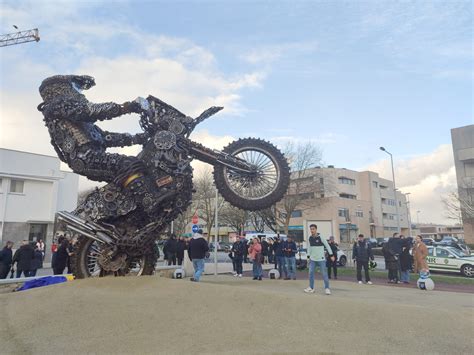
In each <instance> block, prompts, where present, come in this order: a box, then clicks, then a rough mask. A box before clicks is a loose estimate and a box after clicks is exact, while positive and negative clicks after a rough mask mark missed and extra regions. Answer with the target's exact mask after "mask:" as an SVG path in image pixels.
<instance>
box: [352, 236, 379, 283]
mask: <svg viewBox="0 0 474 355" xmlns="http://www.w3.org/2000/svg"><path fill="white" fill-rule="evenodd" d="M352 259H353V260H354V261H355V262H356V263H357V282H358V283H359V284H361V283H362V268H364V273H365V282H367V283H368V284H369V285H372V282H371V281H370V276H369V259H370V260H374V254H373V253H372V247H371V246H370V244H369V243H367V241H366V240H365V239H364V235H363V234H359V236H358V239H357V241H356V242H355V243H354V247H353V248H352Z"/></svg>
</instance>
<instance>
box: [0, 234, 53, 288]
mask: <svg viewBox="0 0 474 355" xmlns="http://www.w3.org/2000/svg"><path fill="white" fill-rule="evenodd" d="M14 245H15V244H14V243H13V242H12V241H7V242H6V244H5V246H4V248H3V249H2V251H0V279H6V278H7V277H8V274H9V273H10V277H11V278H13V277H14V276H16V277H17V278H18V277H21V276H22V275H23V276H24V277H31V276H36V273H37V271H38V269H41V268H43V260H44V243H42V240H41V241H40V240H38V242H30V241H28V240H23V241H22V242H21V246H20V247H19V248H18V249H17V250H16V252H15V254H13V246H14ZM15 266H16V275H15Z"/></svg>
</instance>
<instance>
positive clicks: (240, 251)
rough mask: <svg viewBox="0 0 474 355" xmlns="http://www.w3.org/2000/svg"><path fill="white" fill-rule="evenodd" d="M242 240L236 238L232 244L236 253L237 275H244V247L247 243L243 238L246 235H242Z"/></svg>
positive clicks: (233, 251)
mask: <svg viewBox="0 0 474 355" xmlns="http://www.w3.org/2000/svg"><path fill="white" fill-rule="evenodd" d="M239 238H240V240H239V239H238V240H236V241H235V242H234V244H232V249H231V250H232V253H233V254H234V260H233V262H234V264H235V273H236V274H235V276H237V277H242V263H243V261H244V248H245V245H244V243H243V242H242V239H245V237H243V236H240V237H239Z"/></svg>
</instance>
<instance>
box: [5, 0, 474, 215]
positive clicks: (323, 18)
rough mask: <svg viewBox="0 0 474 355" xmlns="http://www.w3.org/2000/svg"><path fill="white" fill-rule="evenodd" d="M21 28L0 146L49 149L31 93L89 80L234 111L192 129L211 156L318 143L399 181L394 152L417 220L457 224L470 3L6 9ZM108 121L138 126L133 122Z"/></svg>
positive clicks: (130, 95)
mask: <svg viewBox="0 0 474 355" xmlns="http://www.w3.org/2000/svg"><path fill="white" fill-rule="evenodd" d="M13 25H16V26H18V27H19V28H20V29H22V30H26V29H30V28H35V27H37V28H39V30H40V35H41V41H40V42H38V43H28V44H22V45H18V46H11V47H3V48H1V49H0V65H1V71H0V76H1V77H0V100H1V102H0V103H1V106H0V118H1V133H0V146H1V147H4V148H11V149H19V150H26V151H32V152H38V153H43V154H51V155H53V154H54V151H53V149H52V148H51V146H50V145H49V138H48V133H47V131H46V128H45V127H44V125H43V123H42V116H41V114H40V113H39V112H38V111H36V106H37V105H38V104H39V103H40V102H41V98H40V96H39V94H38V90H37V88H38V86H39V84H40V83H41V81H42V80H43V79H44V78H46V77H48V76H50V75H54V74H72V73H74V74H89V75H92V76H94V77H95V78H96V83H97V86H96V87H94V88H93V89H92V90H90V91H89V92H87V96H88V98H89V99H90V100H91V101H94V102H102V101H110V100H113V101H115V102H123V101H127V100H131V99H134V98H135V97H137V96H146V95H148V94H153V95H154V96H157V97H160V98H161V99H163V100H164V101H167V102H169V103H170V104H172V105H173V106H175V107H177V108H179V109H180V110H181V111H183V112H186V113H187V114H189V115H198V114H199V113H200V112H201V111H203V110H205V109H206V108H207V107H209V106H213V105H222V106H225V110H224V111H223V112H222V113H219V115H217V116H215V118H214V119H211V120H209V121H207V122H205V123H203V124H202V125H201V126H200V127H199V128H198V130H197V131H196V132H195V134H194V135H193V138H194V139H196V140H198V141H200V142H202V143H204V144H207V145H208V146H211V147H216V148H220V147H222V146H223V145H224V144H226V143H227V142H229V141H231V140H232V139H233V138H236V137H244V136H258V137H263V138H266V139H269V140H271V141H273V142H274V143H276V144H278V145H280V146H283V145H285V144H286V142H288V141H313V142H315V143H317V144H318V145H319V146H320V147H321V148H322V150H323V158H324V162H325V163H326V164H332V165H335V166H337V167H345V168H348V169H355V170H362V169H371V170H374V171H377V172H379V173H380V174H381V175H382V176H383V177H386V178H391V170H390V165H389V160H388V158H389V157H388V155H386V154H384V153H383V152H381V151H380V150H379V149H378V148H379V146H385V147H386V149H387V150H389V151H390V152H391V153H393V155H394V159H395V169H396V179H397V185H398V186H400V188H401V190H402V191H403V192H410V193H411V195H410V197H411V201H412V219H413V220H416V211H417V210H420V211H421V212H420V215H419V216H420V221H421V222H436V223H443V222H449V221H447V220H446V219H445V217H444V211H443V206H442V204H441V202H440V196H441V195H443V194H445V193H447V192H448V191H450V190H452V189H454V188H455V186H456V182H455V171H454V165H453V164H454V163H453V154H452V148H451V137H450V129H451V128H454V127H460V126H465V125H469V124H473V123H474V122H473V118H472V117H473V115H472V114H473V112H472V111H473V105H472V94H473V92H472V80H473V72H472V64H473V62H472V60H473V48H472V43H473V38H472V33H473V16H472V2H471V1H443V2H441V1H437V2H434V1H431V2H428V1H416V2H410V1H404V2H396V1H387V2H384V1H365V2H360V1H345V2H343V1H333V2H320V1H243V0H242V1H235V2H233V3H230V2H220V1H219V2H218V1H178V2H176V1H114V2H111V1H98V0H97V1H75V2H71V1H57V0H45V1H21V0H15V1H5V0H2V1H1V2H0V29H1V33H9V32H14V31H15V29H14V28H13ZM102 126H103V127H105V128H107V129H109V130H116V131H124V132H125V131H127V132H132V133H134V132H138V130H139V126H138V124H137V117H136V116H126V117H124V118H120V119H117V120H114V121H113V122H107V123H104V124H102ZM129 151H131V150H129ZM86 185H87V184H85V183H84V182H82V183H81V186H82V187H84V186H86Z"/></svg>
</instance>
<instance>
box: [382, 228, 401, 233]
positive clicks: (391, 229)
mask: <svg viewBox="0 0 474 355" xmlns="http://www.w3.org/2000/svg"><path fill="white" fill-rule="evenodd" d="M383 229H384V230H386V231H395V232H396V231H398V228H397V227H383Z"/></svg>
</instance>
